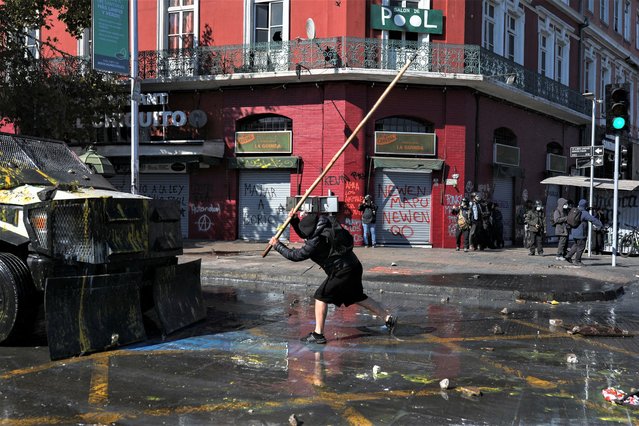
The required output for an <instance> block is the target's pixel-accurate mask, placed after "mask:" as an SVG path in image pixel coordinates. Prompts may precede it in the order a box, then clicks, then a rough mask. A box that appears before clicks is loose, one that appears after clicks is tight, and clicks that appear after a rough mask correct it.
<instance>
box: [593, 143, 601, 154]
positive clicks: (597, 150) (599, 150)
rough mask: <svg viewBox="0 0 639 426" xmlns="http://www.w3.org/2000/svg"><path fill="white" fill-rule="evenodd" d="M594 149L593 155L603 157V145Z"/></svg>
mask: <svg viewBox="0 0 639 426" xmlns="http://www.w3.org/2000/svg"><path fill="white" fill-rule="evenodd" d="M592 148H593V154H594V155H603V153H604V147H603V145H597V146H593V147H592Z"/></svg>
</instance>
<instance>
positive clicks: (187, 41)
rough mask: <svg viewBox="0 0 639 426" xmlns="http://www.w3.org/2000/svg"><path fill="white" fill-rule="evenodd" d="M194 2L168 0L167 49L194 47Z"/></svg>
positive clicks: (190, 0)
mask: <svg viewBox="0 0 639 426" xmlns="http://www.w3.org/2000/svg"><path fill="white" fill-rule="evenodd" d="M194 2H195V0H170V1H169V8H168V48H169V49H171V50H176V49H190V48H192V47H194V31H195V25H194V24H195V7H194V6H195V5H194Z"/></svg>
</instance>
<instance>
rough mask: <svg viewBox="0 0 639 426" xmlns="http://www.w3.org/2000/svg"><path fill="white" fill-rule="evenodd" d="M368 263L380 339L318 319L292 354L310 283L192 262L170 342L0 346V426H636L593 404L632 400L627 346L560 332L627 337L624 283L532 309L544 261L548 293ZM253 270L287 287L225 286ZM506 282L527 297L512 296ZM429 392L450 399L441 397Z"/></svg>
mask: <svg viewBox="0 0 639 426" xmlns="http://www.w3.org/2000/svg"><path fill="white" fill-rule="evenodd" d="M382 250H383V249H382ZM382 250H380V251H379V252H377V253H378V254H377V255H376V256H380V258H381V259H382V260H380V261H379V265H378V264H375V263H374V261H373V259H372V258H367V261H368V263H369V267H368V268H367V272H366V276H367V277H368V280H367V282H366V284H365V285H366V289H367V292H368V293H369V295H370V296H372V297H374V298H375V299H377V300H379V301H380V302H382V303H383V304H385V305H387V306H388V307H389V308H390V309H391V310H393V311H394V312H396V313H398V314H399V316H400V324H399V326H398V328H397V329H396V331H395V333H394V334H393V335H389V334H388V333H387V331H386V329H385V327H383V326H382V320H381V319H379V318H375V317H373V316H371V315H370V314H369V313H368V312H366V311H363V310H361V309H359V308H357V307H350V308H339V309H333V308H331V310H330V311H329V316H328V322H327V330H326V335H327V338H328V339H329V342H328V344H326V345H320V346H318V345H315V346H306V345H304V344H302V343H301V342H299V340H298V339H299V337H300V336H303V335H305V334H306V333H308V332H309V331H310V330H311V329H312V327H313V307H312V298H311V294H312V290H313V289H314V286H312V285H311V283H314V282H315V283H316V282H317V277H318V276H319V275H316V274H317V272H318V271H316V270H315V269H311V270H310V271H308V272H305V270H306V268H308V266H310V264H307V263H302V264H294V263H293V262H288V263H286V264H283V263H282V264H280V263H278V262H280V260H279V258H278V257H274V258H272V259H271V260H270V261H269V258H268V257H267V259H266V260H261V257H260V256H256V255H248V256H244V257H242V256H236V258H233V256H228V253H225V254H224V255H221V251H219V252H220V253H219V254H220V255H219V256H209V257H210V259H208V260H206V259H204V260H205V265H203V270H204V272H203V275H206V276H204V277H203V278H205V279H204V282H205V284H206V286H205V297H206V303H207V308H208V309H207V311H208V316H207V319H206V321H204V322H201V323H198V324H196V325H194V326H192V327H189V328H187V329H185V330H182V331H181V332H178V333H175V334H173V335H171V336H169V337H167V338H164V339H162V338H161V336H152V338H151V339H150V340H148V341H145V342H141V343H139V344H136V345H133V346H129V347H125V348H120V349H118V350H115V351H111V352H106V353H99V354H92V355H87V356H83V357H78V358H71V359H67V360H61V361H53V362H52V361H50V360H49V357H48V350H47V347H46V340H45V338H44V334H43V333H42V334H38V335H36V336H32V337H30V338H28V339H26V341H25V342H24V344H23V345H21V346H17V347H16V346H0V425H5V424H6V425H18V426H27V425H162V424H166V425H227V424H237V425H288V424H291V423H290V418H291V416H292V415H294V416H295V419H296V420H295V421H297V424H305V425H369V424H370V425H390V424H395V425H417V424H419V425H422V424H424V425H431V424H432V425H460V424H464V425H483V424H486V425H546V424H553V425H586V424H588V425H599V424H602V425H603V424H606V425H608V424H628V425H639V408H637V407H629V406H621V405H613V404H611V403H609V402H607V401H605V400H604V398H603V397H602V393H601V391H602V389H605V388H607V387H609V386H614V387H617V388H619V389H622V390H624V391H626V392H628V391H630V389H631V388H633V387H634V388H639V363H638V361H639V355H638V349H639V340H638V339H639V336H637V337H632V336H626V337H602V336H584V335H582V334H579V333H577V334H569V333H568V332H567V330H569V329H572V327H573V326H574V325H580V326H582V327H583V326H584V325H587V324H589V325H593V324H598V325H607V326H616V327H617V328H619V329H624V330H628V331H629V333H630V334H634V333H639V307H638V305H637V298H638V297H639V291H638V289H637V286H636V283H634V282H630V281H628V282H625V283H624V284H623V285H622V286H621V284H620V283H621V281H623V280H622V278H620V277H622V276H627V277H631V271H629V270H626V271H621V270H620V269H617V270H614V271H613V270H610V271H608V272H605V271H603V270H599V271H598V272H592V270H591V272H582V271H579V274H582V273H583V274H585V275H589V277H585V276H584V277H581V278H580V281H579V282H580V283H582V284H583V285H582V286H581V287H580V288H579V290H580V292H578V293H579V294H582V295H583V294H593V293H597V294H604V293H605V292H600V290H602V289H603V288H605V289H608V290H610V289H611V288H612V289H613V290H615V291H613V292H612V293H608V294H610V295H611V296H610V297H609V300H599V301H589V300H577V301H575V300H573V301H555V302H554V303H548V302H549V301H550V300H535V299H536V296H539V295H540V294H542V295H548V294H553V293H552V292H551V291H550V290H551V288H554V287H553V286H555V285H561V284H562V283H563V284H564V285H566V281H568V282H570V280H568V279H567V278H566V277H567V276H574V275H575V271H572V270H569V269H568V270H566V271H564V270H562V269H560V268H563V267H564V266H563V265H560V266H556V267H555V266H544V265H543V264H542V262H544V261H545V262H547V263H548V264H549V265H553V263H552V262H550V261H549V260H548V259H536V261H537V262H538V263H539V268H542V269H540V270H544V269H543V268H545V270H549V271H550V272H551V273H552V274H553V276H555V279H553V280H551V281H552V283H553V284H552V285H550V284H548V285H546V284H544V282H545V280H547V277H548V275H542V274H536V270H534V271H532V272H531V271H528V273H526V271H525V270H524V271H523V272H524V273H523V274H521V275H512V274H503V275H501V276H502V279H499V278H497V277H499V276H500V275H499V274H497V275H495V276H490V277H486V280H482V279H483V278H484V277H483V276H480V275H479V274H471V272H473V271H469V270H461V269H460V268H457V270H458V272H459V273H458V274H450V275H447V274H434V275H431V276H430V279H431V280H430V281H428V283H426V284H424V282H425V281H424V277H425V276H426V275H427V274H428V272H427V270H430V269H431V268H432V267H433V266H432V264H429V263H428V261H426V260H424V263H423V265H427V266H423V265H422V267H421V268H417V266H416V265H415V264H411V263H409V261H408V260H401V261H399V260H398V261H397V262H393V263H399V264H396V265H395V266H394V267H393V268H395V269H394V270H393V273H388V271H387V270H385V269H384V270H380V269H377V268H379V267H380V266H383V265H384V264H388V265H390V264H391V261H393V260H397V259H399V257H397V256H395V257H393V256H394V255H393V254H392V252H390V251H389V252H383V251H382ZM360 251H361V252H362V254H361V256H360V257H362V258H363V259H365V258H366V257H367V256H371V255H369V254H368V253H369V252H365V253H364V252H363V250H360ZM371 251H372V250H371ZM429 253H435V252H429ZM442 253H444V252H439V253H438V254H439V256H436V257H438V258H440V259H441V258H442V256H441V254H442ZM446 254H447V255H448V256H452V255H451V254H449V252H446ZM453 255H456V254H453ZM205 256H206V255H205ZM269 256H273V255H272V254H270V255H269ZM479 256H481V255H479V254H477V256H476V257H477V258H478V257H479ZM487 256H490V255H487ZM492 256H493V259H494V261H496V259H497V256H498V253H492ZM507 256H510V257H511V258H513V259H514V258H516V257H517V256H519V254H518V253H514V252H513V253H508V254H506V253H502V255H501V257H502V259H506V258H507ZM469 259H470V257H469V258H467V259H466V262H471V261H470V260H469ZM429 261H431V262H435V260H432V259H431V260H429ZM440 261H441V260H440ZM443 261H446V263H454V260H450V258H449V259H448V260H443ZM216 262H217V263H216ZM261 262H264V263H261ZM595 262H599V263H603V261H602V260H601V259H600V260H596V261H595V260H593V261H592V264H591V267H594V266H595ZM471 263H472V262H471ZM484 263H486V262H484ZM224 264H226V265H227V266H223V265H224ZM231 264H233V265H235V266H233V267H232V266H229V265H231ZM238 264H239V266H238ZM253 264H257V265H258V266H251V265H253ZM260 264H261V268H262V270H265V271H266V275H278V276H279V277H280V280H281V277H283V276H284V277H286V276H288V275H287V274H295V273H296V274H297V275H296V276H297V278H298V285H290V286H281V285H278V284H276V283H270V285H257V284H255V283H256V282H258V281H259V280H263V281H264V282H265V281H267V279H268V277H265V276H260V277H258V276H255V277H254V279H253V281H251V279H250V278H249V277H247V276H246V275H237V278H236V279H235V280H233V279H232V278H231V275H230V272H229V271H230V270H231V269H233V268H238V269H241V270H242V273H243V274H252V273H253V272H251V268H256V269H259V268H260V266H259V265H260ZM274 264H275V265H277V266H276V269H277V272H276V273H272V272H270V271H271V269H269V268H272V266H273V265H274ZM289 264H290V265H291V266H289ZM216 265H217V267H216ZM285 265H286V266H285ZM621 267H626V268H632V269H634V266H630V265H629V264H627V263H626V264H625V266H624V265H621ZM285 268H291V269H286V270H285ZM401 268H404V269H401ZM468 268H469V269H473V266H472V264H471V265H470V266H469V267H468ZM507 268H508V267H507V266H504V269H507ZM601 268H602V269H603V268H605V266H603V265H601ZM474 269H475V270H477V269H476V268H474ZM524 269H525V268H524ZM635 270H636V269H635ZM212 271H220V272H219V274H216V273H213V272H212ZM397 271H401V272H400V273H399V274H397V273H396V272H397ZM497 272H499V271H497ZM561 272H569V275H560V273H561ZM314 274H315V275H314ZM420 274H421V275H420ZM597 274H603V275H602V276H601V277H600V278H596V275H597ZM307 277H308V278H307ZM420 277H421V278H420ZM605 277H607V279H608V281H609V282H604V278H605ZM435 278H436V279H435ZM307 279H308V282H305V280H307ZM411 280H412V281H413V283H412V284H411ZM251 282H252V283H253V284H254V285H250V284H251ZM260 282H262V281H260ZM375 283H377V284H375ZM389 283H390V284H393V283H395V284H396V286H398V287H401V288H402V289H403V290H402V291H400V290H399V289H398V287H396V288H393V289H390V288H389V287H388V285H389ZM517 283H525V284H524V285H519V287H518V290H517V291H516V292H512V291H510V288H511V287H517V286H518V284H517ZM535 284H538V286H537V288H535ZM572 285H573V286H574V285H575V284H572ZM611 286H612V287H611ZM620 286H621V287H622V288H623V290H622V291H618V289H619V287H620ZM434 288H437V290H433V289H434ZM482 288H483V290H482ZM416 289H417V290H416ZM473 289H474V291H473ZM523 289H528V290H531V291H528V292H523V291H522V290H523ZM532 290H540V291H532ZM598 292H600V293H598ZM524 293H526V294H524ZM560 293H561V294H565V293H566V292H565V289H564V291H563V292H560ZM464 294H472V295H473V296H472V297H467V298H465V297H464V296H463V295H464ZM554 294H555V295H556V294H559V293H554ZM516 296H519V297H523V298H524V299H527V300H522V299H518V297H516ZM524 296H525V297H524ZM540 299H544V298H543V297H541V298H540ZM555 299H556V298H555ZM504 308H506V310H507V312H504V311H503V309H504ZM550 320H561V321H562V322H563V325H560V326H551V325H550V322H551V321H550ZM569 358H570V359H571V361H576V362H569V361H568V359H569ZM442 379H448V380H449V382H450V388H449V389H447V390H442V389H440V384H439V382H440V381H441V380H442Z"/></svg>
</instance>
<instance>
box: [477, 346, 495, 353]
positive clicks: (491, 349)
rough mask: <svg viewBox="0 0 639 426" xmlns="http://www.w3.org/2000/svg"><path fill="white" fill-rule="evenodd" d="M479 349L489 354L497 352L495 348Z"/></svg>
mask: <svg viewBox="0 0 639 426" xmlns="http://www.w3.org/2000/svg"><path fill="white" fill-rule="evenodd" d="M479 349H481V350H482V351H488V352H494V351H495V348H489V347H487V346H485V347H482V348H479Z"/></svg>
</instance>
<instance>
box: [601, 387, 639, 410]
mask: <svg viewBox="0 0 639 426" xmlns="http://www.w3.org/2000/svg"><path fill="white" fill-rule="evenodd" d="M601 394H602V395H603V397H604V399H605V400H606V401H608V402H614V403H615V404H620V405H632V406H634V407H637V406H639V391H635V392H631V393H628V394H627V393H626V392H624V391H623V390H621V389H617V388H612V387H611V388H606V389H603V390H602V391H601Z"/></svg>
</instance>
